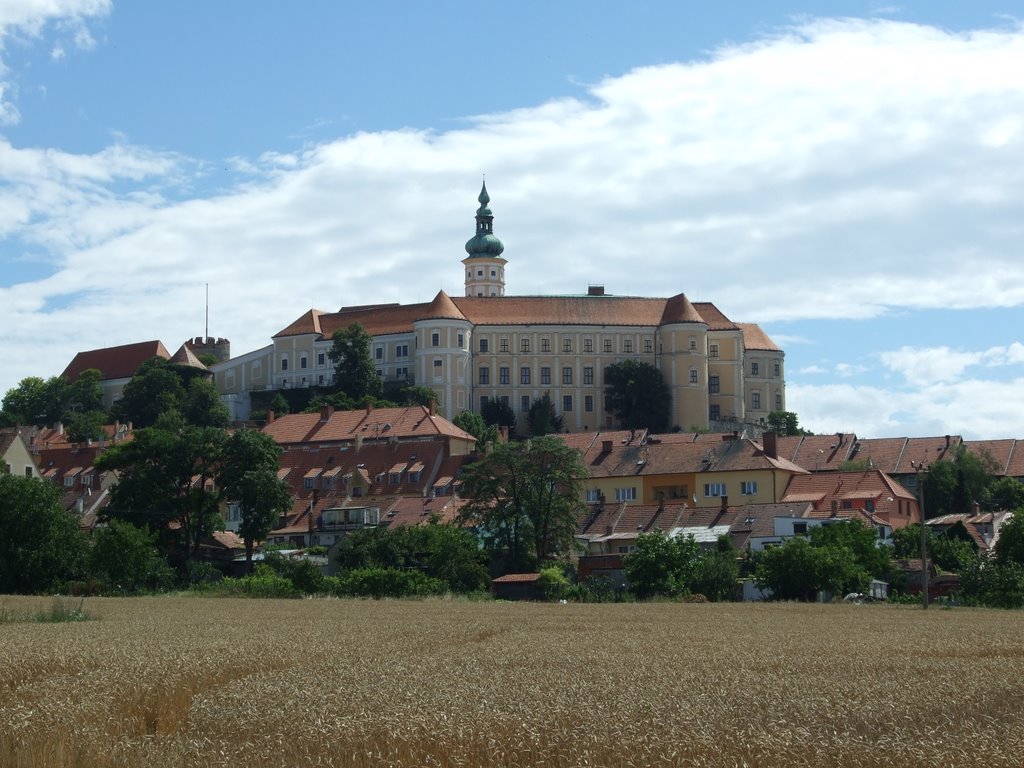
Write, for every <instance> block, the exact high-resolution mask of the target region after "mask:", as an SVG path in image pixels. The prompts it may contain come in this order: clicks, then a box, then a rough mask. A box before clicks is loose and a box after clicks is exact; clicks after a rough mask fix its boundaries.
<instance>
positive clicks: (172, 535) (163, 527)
mask: <svg viewBox="0 0 1024 768" xmlns="http://www.w3.org/2000/svg"><path fill="white" fill-rule="evenodd" d="M226 442H227V433H226V432H225V431H224V430H222V429H217V428H216V427H197V426H194V425H190V424H185V423H184V421H183V420H182V419H181V417H180V416H178V415H177V414H176V413H174V412H171V413H168V414H164V415H163V416H161V417H160V420H159V421H158V422H157V424H155V425H154V426H152V427H144V428H143V429H140V430H136V431H135V436H134V439H132V440H129V441H127V442H123V443H118V444H117V445H115V446H112V447H111V448H109V449H108V450H107V451H105V452H104V453H103V454H101V455H100V456H99V458H98V459H97V460H96V467H97V469H99V470H101V471H108V470H114V471H117V472H118V482H117V484H116V485H115V486H114V487H113V489H112V491H111V499H110V505H109V506H108V507H107V510H106V515H107V517H109V518H113V519H120V520H126V521H127V522H130V523H132V524H133V525H136V526H140V527H142V526H145V527H149V528H151V529H153V530H155V531H158V532H159V534H160V536H161V540H162V541H163V543H164V544H165V546H167V547H170V548H171V549H174V548H180V551H181V556H182V558H183V561H184V564H185V565H187V564H188V563H189V562H190V561H191V559H192V556H193V552H194V551H195V549H196V547H197V546H198V545H199V542H200V541H201V540H202V539H203V537H205V536H208V535H209V534H210V533H211V532H213V531H215V530H219V529H220V528H221V527H223V520H222V519H221V517H220V512H219V500H220V494H219V492H218V491H217V490H216V488H215V486H214V483H215V480H216V479H217V477H218V474H219V471H220V466H221V462H222V461H223V457H224V449H225V443H226Z"/></svg>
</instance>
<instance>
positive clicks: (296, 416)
mask: <svg viewBox="0 0 1024 768" xmlns="http://www.w3.org/2000/svg"><path fill="white" fill-rule="evenodd" d="M263 432H265V433H266V434H268V435H270V436H271V437H272V438H273V439H274V441H275V442H277V443H279V444H281V445H288V444H296V443H348V442H355V440H356V437H361V438H362V439H363V440H388V439H391V438H398V439H399V440H402V439H406V440H408V439H424V438H452V439H458V440H465V441H467V442H476V438H474V437H473V436H472V435H471V434H469V433H468V432H466V431H464V430H462V429H460V428H459V427H457V426H455V425H454V424H452V423H451V422H450V421H448V420H447V419H445V418H443V417H441V416H438V415H436V414H434V413H431V411H430V409H429V408H428V407H426V406H421V405H416V406H407V407H402V408H376V409H374V408H368V409H361V410H358V411H334V410H331V409H328V410H327V411H321V412H318V413H293V414H288V415H287V416H280V417H278V418H276V419H274V421H272V422H270V423H269V424H267V425H266V426H265V427H264V428H263Z"/></svg>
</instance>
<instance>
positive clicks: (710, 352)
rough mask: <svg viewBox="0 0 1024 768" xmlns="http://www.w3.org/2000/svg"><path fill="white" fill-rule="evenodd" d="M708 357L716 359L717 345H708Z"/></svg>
mask: <svg viewBox="0 0 1024 768" xmlns="http://www.w3.org/2000/svg"><path fill="white" fill-rule="evenodd" d="M708 357H718V345H717V344H708Z"/></svg>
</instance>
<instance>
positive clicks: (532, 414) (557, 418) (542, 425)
mask: <svg viewBox="0 0 1024 768" xmlns="http://www.w3.org/2000/svg"><path fill="white" fill-rule="evenodd" d="M526 422H527V424H529V425H530V434H531V435H533V436H534V437H541V436H543V435H550V434H552V433H554V432H561V431H562V430H563V429H564V428H565V416H563V415H562V414H560V413H559V412H558V411H557V410H556V409H555V404H554V402H553V401H552V400H551V393H550V392H545V393H544V396H543V397H539V398H537V399H536V400H534V401H533V404H532V405H531V406H530V411H529V413H528V414H527V416H526Z"/></svg>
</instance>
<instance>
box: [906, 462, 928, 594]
mask: <svg viewBox="0 0 1024 768" xmlns="http://www.w3.org/2000/svg"><path fill="white" fill-rule="evenodd" d="M910 466H911V467H913V468H914V474H915V476H916V478H917V504H918V508H919V509H920V511H921V604H922V605H923V606H924V610H926V611H927V610H928V544H927V539H926V536H925V534H926V531H925V525H924V483H923V482H921V474H922V473H927V471H928V469H927V468H926V467H925V465H924V462H923V461H919V462H917V463H914V462H913V461H912V462H910Z"/></svg>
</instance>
